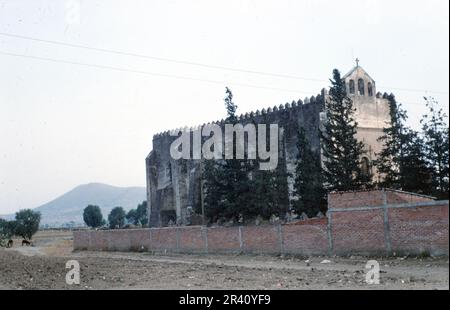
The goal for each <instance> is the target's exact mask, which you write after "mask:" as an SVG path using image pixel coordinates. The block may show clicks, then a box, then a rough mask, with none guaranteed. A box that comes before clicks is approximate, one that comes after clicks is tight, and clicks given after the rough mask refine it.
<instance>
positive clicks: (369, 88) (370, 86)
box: [367, 82, 373, 97]
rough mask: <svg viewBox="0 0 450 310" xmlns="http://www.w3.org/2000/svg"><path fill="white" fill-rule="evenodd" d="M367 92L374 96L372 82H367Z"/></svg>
mask: <svg viewBox="0 0 450 310" xmlns="http://www.w3.org/2000/svg"><path fill="white" fill-rule="evenodd" d="M367 94H368V95H369V97H372V96H373V87H372V83H370V82H369V83H367Z"/></svg>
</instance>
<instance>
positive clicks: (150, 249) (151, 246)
mask: <svg viewBox="0 0 450 310" xmlns="http://www.w3.org/2000/svg"><path fill="white" fill-rule="evenodd" d="M153 248H154V247H153V242H152V229H151V228H149V229H148V251H153Z"/></svg>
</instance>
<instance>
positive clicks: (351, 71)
mask: <svg viewBox="0 0 450 310" xmlns="http://www.w3.org/2000/svg"><path fill="white" fill-rule="evenodd" d="M358 68H360V69H362V71H363V72H364V73H365V74H366V75H367V76H368V77H369V78H370V79H371V80H372V81H374V82H375V80H374V79H373V78H372V77H371V76H370V74H369V73H367V71H366V70H365V69H364V68H363V67H361V66H360V65H357V66H354V67H353V68H352V69H351V70H350V71H349V72H347V74H345V75H344V76H343V77H342V79H344V80H345V79H346V78H348V77H349V76H350V75H351V74H352V73H353V72H354V71H355V70H357V69H358Z"/></svg>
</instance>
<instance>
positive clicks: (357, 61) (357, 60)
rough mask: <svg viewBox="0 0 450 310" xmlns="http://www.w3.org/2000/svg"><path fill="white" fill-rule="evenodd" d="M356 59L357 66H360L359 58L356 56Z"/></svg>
mask: <svg viewBox="0 0 450 310" xmlns="http://www.w3.org/2000/svg"><path fill="white" fill-rule="evenodd" d="M355 61H356V66H357V67H359V59H358V58H356V59H355Z"/></svg>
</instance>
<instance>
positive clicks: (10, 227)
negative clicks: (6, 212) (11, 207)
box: [0, 218, 17, 246]
mask: <svg viewBox="0 0 450 310" xmlns="http://www.w3.org/2000/svg"><path fill="white" fill-rule="evenodd" d="M16 226H17V223H16V221H7V220H5V219H1V218H0V246H4V243H5V242H6V240H9V239H11V238H12V237H13V236H14V235H15V234H16Z"/></svg>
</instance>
